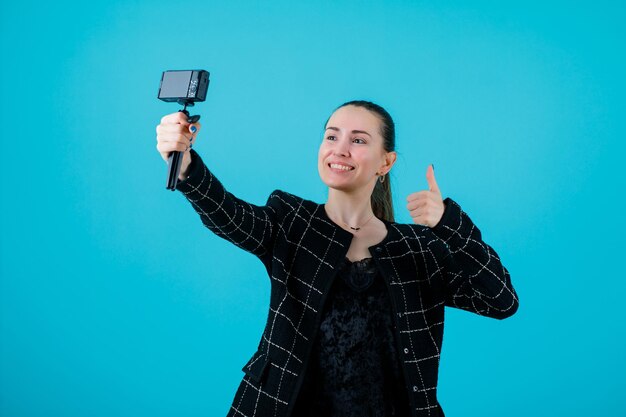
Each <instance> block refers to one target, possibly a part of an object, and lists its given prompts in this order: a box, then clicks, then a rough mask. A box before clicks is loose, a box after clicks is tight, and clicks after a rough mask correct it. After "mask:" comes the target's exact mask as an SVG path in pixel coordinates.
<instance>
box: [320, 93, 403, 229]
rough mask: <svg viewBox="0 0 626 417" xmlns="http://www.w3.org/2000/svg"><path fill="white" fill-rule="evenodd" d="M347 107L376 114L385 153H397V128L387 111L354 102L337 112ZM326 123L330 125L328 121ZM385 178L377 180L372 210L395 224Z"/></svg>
mask: <svg viewBox="0 0 626 417" xmlns="http://www.w3.org/2000/svg"><path fill="white" fill-rule="evenodd" d="M345 106H355V107H362V108H364V109H367V110H369V111H371V112H372V113H374V114H376V115H377V116H378V117H379V118H380V134H381V136H382V137H383V149H384V150H385V152H391V151H395V149H396V127H395V125H394V123H393V119H392V118H391V116H390V115H389V113H387V110H385V109H383V108H382V107H381V106H379V105H378V104H375V103H372V102H371V101H365V100H352V101H348V102H346V103H343V104H342V105H341V106H339V107H337V109H335V111H337V110H338V109H340V108H342V107H345ZM326 123H328V121H327V122H326ZM385 177H386V178H385V180H384V182H383V183H382V184H381V182H380V180H379V179H377V180H376V186H375V187H374V191H373V192H372V197H371V202H372V210H373V212H374V215H375V216H376V217H378V218H382V219H385V220H387V221H389V222H394V221H395V220H394V216H393V201H392V198H391V184H390V178H389V174H386V175H385ZM379 178H380V177H379Z"/></svg>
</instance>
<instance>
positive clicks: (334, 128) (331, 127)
mask: <svg viewBox="0 0 626 417" xmlns="http://www.w3.org/2000/svg"><path fill="white" fill-rule="evenodd" d="M328 129H330V130H335V131H337V132H339V131H340V130H341V129H339V128H338V127H334V126H328V127H327V128H326V130H328ZM352 133H365V134H366V135H367V136H369V137H372V135H370V134H369V133H367V132H366V131H365V130H353V131H352Z"/></svg>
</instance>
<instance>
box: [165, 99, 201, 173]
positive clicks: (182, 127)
mask: <svg viewBox="0 0 626 417" xmlns="http://www.w3.org/2000/svg"><path fill="white" fill-rule="evenodd" d="M200 128H201V125H200V123H199V122H197V123H192V124H190V123H189V122H187V116H186V115H185V113H183V112H179V111H177V112H176V113H171V114H168V115H166V116H163V118H162V119H161V123H160V124H158V125H157V127H156V132H157V138H156V139H157V146H156V148H157V150H158V151H159V153H160V154H161V158H163V160H164V161H165V162H167V160H168V158H169V156H170V153H172V152H174V151H179V152H184V154H183V161H182V164H181V167H180V175H179V177H178V178H179V179H180V180H183V179H184V178H186V177H187V169H188V168H189V164H190V163H191V153H190V152H189V149H191V146H192V145H193V144H194V143H195V139H196V136H197V135H198V132H200Z"/></svg>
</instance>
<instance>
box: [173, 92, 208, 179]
mask: <svg viewBox="0 0 626 417" xmlns="http://www.w3.org/2000/svg"><path fill="white" fill-rule="evenodd" d="M188 105H189V104H188V103H185V107H184V108H183V109H182V110H178V111H179V112H182V113H185V115H186V116H187V122H188V123H196V122H197V121H198V120H200V116H199V115H195V116H189V112H188V111H187V106H188ZM191 105H193V103H191ZM182 163H183V152H180V151H174V152H172V153H170V156H169V157H168V158H167V187H166V188H167V189H168V190H172V191H175V190H176V184H178V176H179V175H180V167H181V165H182Z"/></svg>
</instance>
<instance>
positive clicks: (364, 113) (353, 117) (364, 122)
mask: <svg viewBox="0 0 626 417" xmlns="http://www.w3.org/2000/svg"><path fill="white" fill-rule="evenodd" d="M379 124H380V119H379V118H378V117H377V116H376V115H375V114H374V113H372V112H371V111H369V110H367V109H365V108H362V107H356V106H344V107H341V108H339V109H337V110H335V112H334V113H333V114H332V115H331V116H330V119H328V123H327V124H326V127H327V128H328V127H336V128H339V129H342V130H343V129H347V130H365V131H367V132H369V133H370V134H375V133H377V131H378V126H379Z"/></svg>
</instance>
